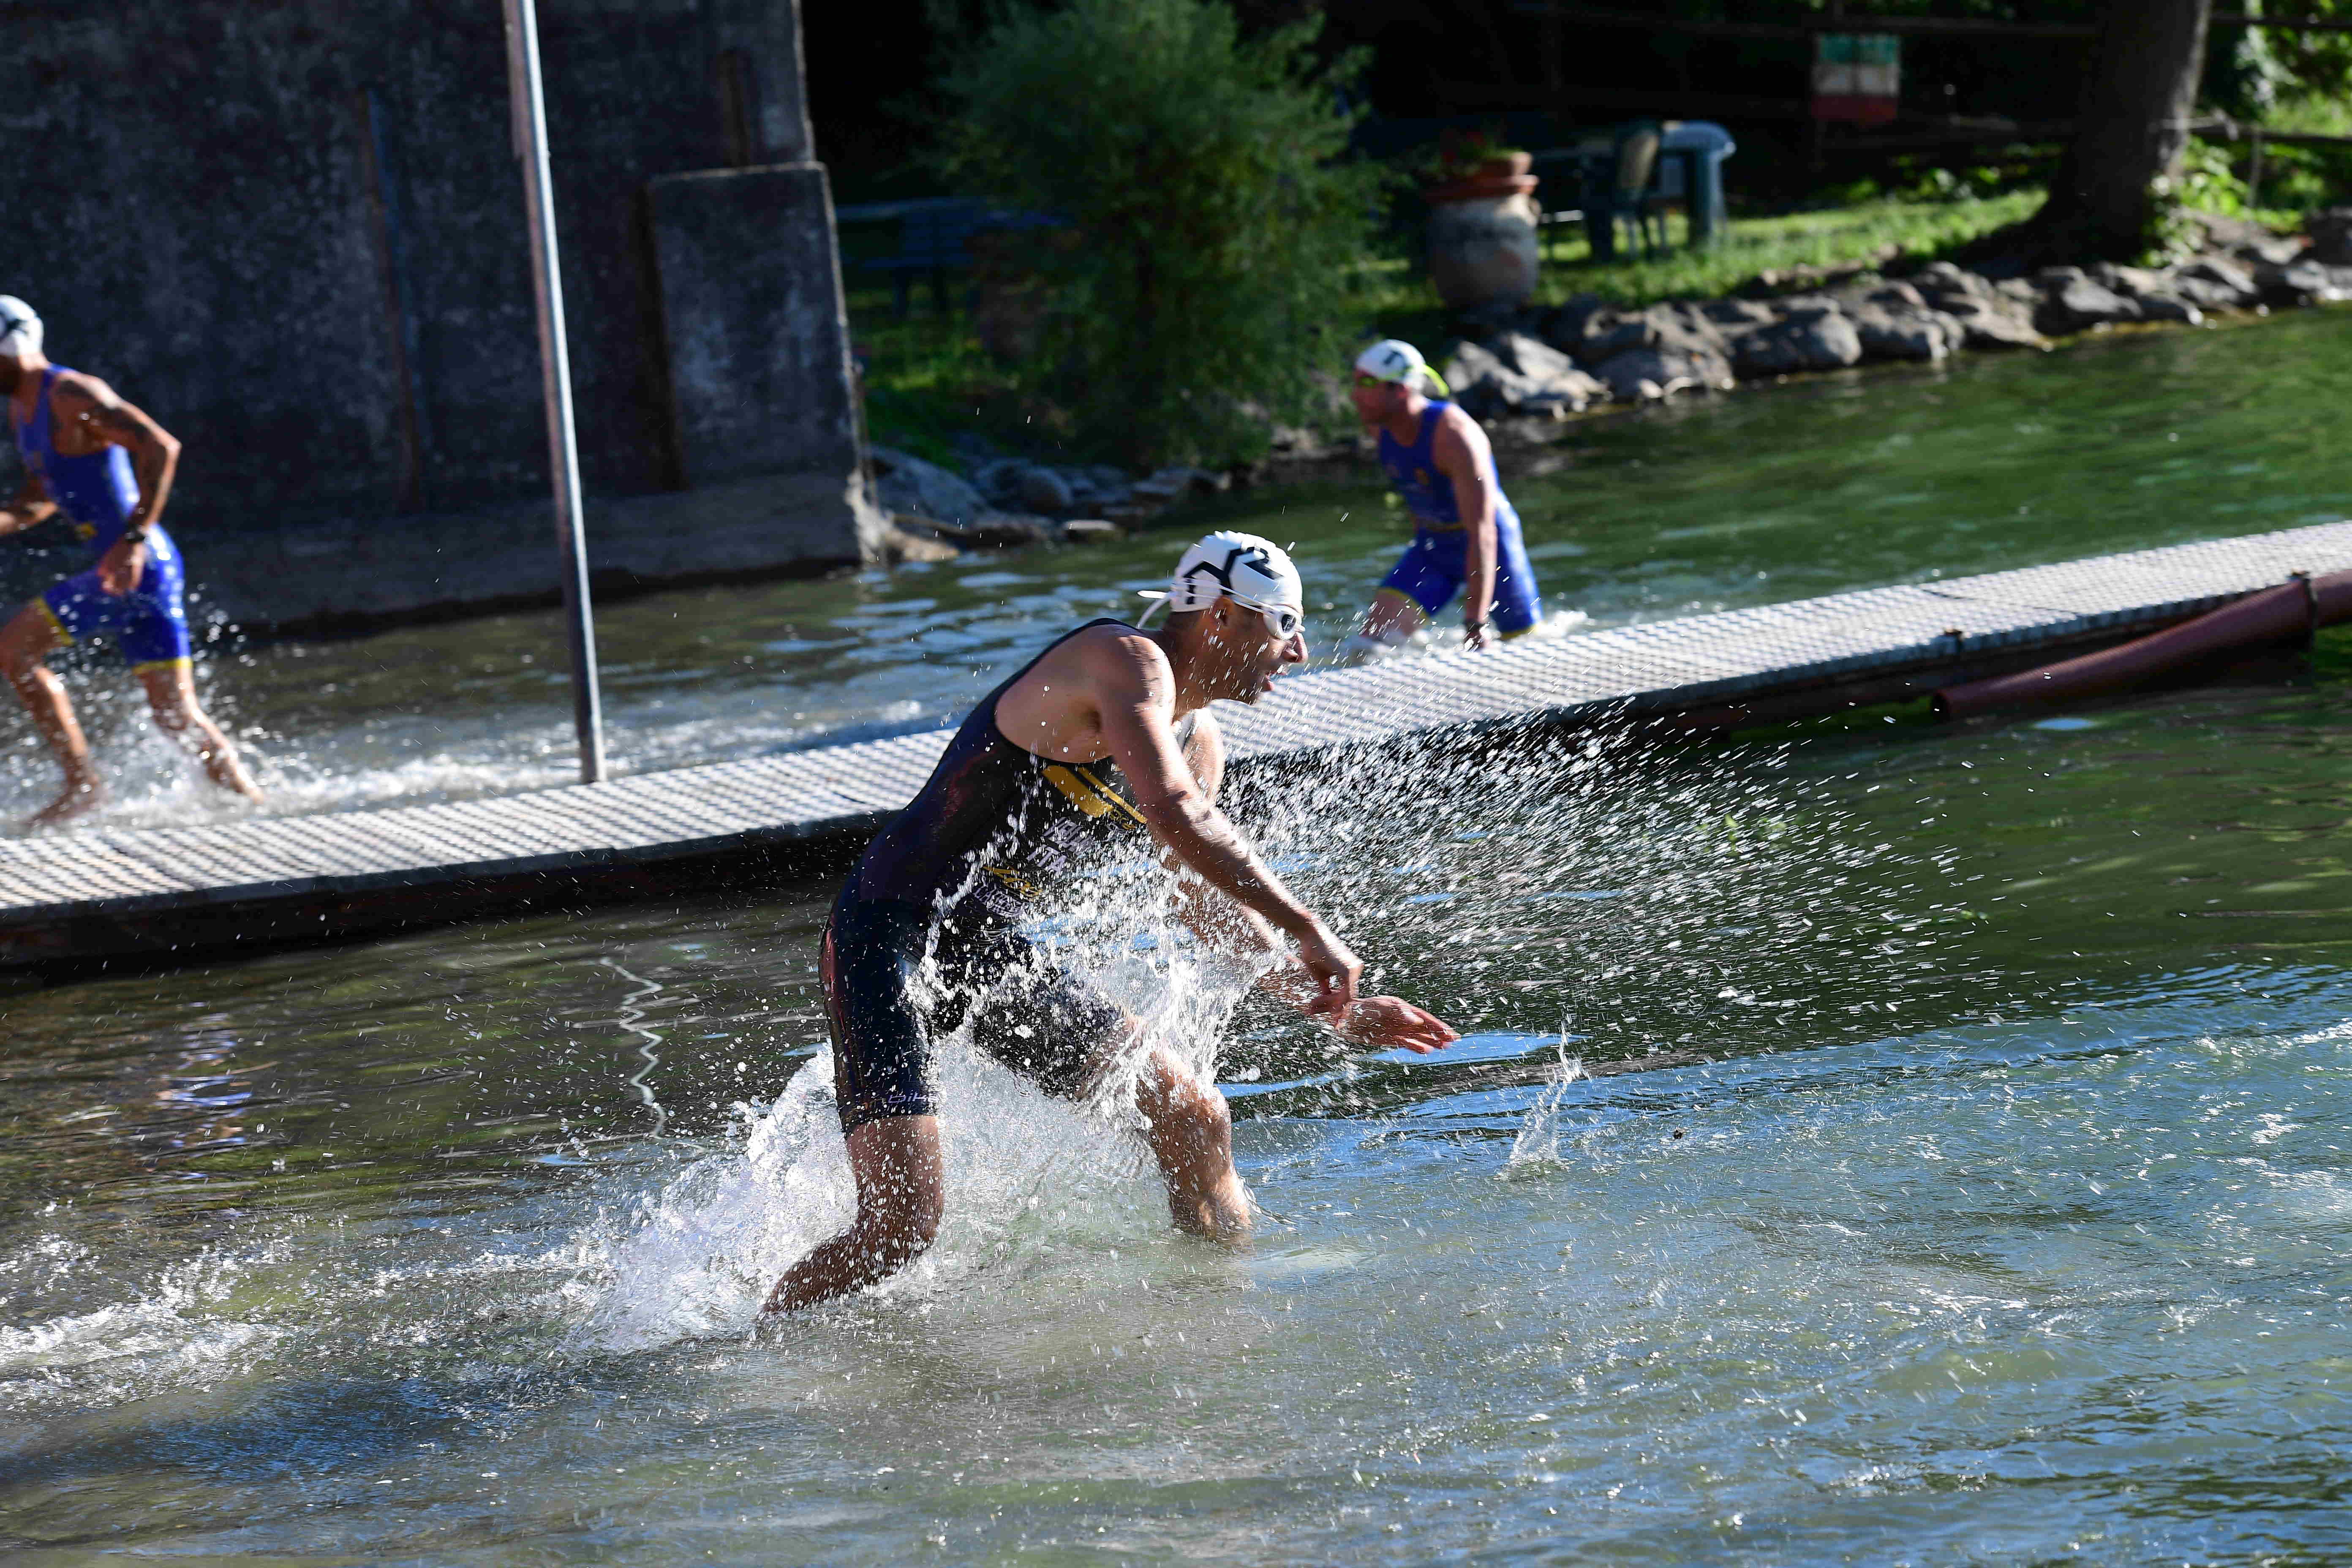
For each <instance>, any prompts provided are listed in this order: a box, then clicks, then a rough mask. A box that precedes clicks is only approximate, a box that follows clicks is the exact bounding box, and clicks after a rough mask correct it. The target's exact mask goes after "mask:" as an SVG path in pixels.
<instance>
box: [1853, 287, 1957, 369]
mask: <svg viewBox="0 0 2352 1568" xmlns="http://www.w3.org/2000/svg"><path fill="white" fill-rule="evenodd" d="M1902 292H1903V294H1908V295H1909V296H1910V299H1909V300H1907V301H1906V300H1904V299H1903V297H1902V295H1901V294H1897V293H1895V290H1893V289H1881V290H1879V291H1878V293H1877V294H1875V295H1874V296H1873V297H1872V298H1870V299H1868V300H1864V301H1863V302H1862V303H1861V304H1859V305H1857V306H1855V307H1854V309H1853V314H1852V318H1851V319H1852V320H1853V331H1854V335H1855V336H1856V337H1857V338H1859V339H1861V341H1862V352H1863V354H1864V357H1865V358H1868V359H1892V360H1916V361H1919V362H1921V363H1927V364H1933V363H1936V362H1937V360H1940V359H1942V358H1944V356H1946V355H1947V354H1949V353H1952V352H1953V351H1954V350H1955V349H1958V347H1959V346H1960V345H1961V343H1963V342H1966V341H1967V338H1968V332H1967V330H1966V329H1965V328H1963V327H1961V326H1960V325H1959V324H1958V322H1955V321H1950V320H1949V318H1948V317H1945V316H1943V315H1941V314H1939V313H1937V312H1936V311H1933V310H1928V309H1927V306H1926V305H1925V304H1924V303H1922V302H1920V300H1919V296H1918V295H1917V294H1916V292H1913V291H1912V290H1910V289H1904V290H1903V291H1902Z"/></svg>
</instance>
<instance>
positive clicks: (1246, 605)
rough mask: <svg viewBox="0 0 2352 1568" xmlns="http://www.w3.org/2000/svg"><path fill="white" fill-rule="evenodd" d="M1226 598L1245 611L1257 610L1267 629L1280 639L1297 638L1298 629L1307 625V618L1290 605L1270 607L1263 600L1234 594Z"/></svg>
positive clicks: (1229, 594)
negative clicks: (1263, 618) (1262, 617)
mask: <svg viewBox="0 0 2352 1568" xmlns="http://www.w3.org/2000/svg"><path fill="white" fill-rule="evenodd" d="M1225 597H1226V598H1228V599H1231V600H1232V601H1233V602H1234V604H1236V605H1240V606H1241V607H1242V608H1243V609H1244V610H1255V611H1256V612H1257V613H1258V614H1259V615H1261V616H1265V629H1266V630H1267V631H1270V632H1272V633H1273V634H1274V635H1275V636H1276V637H1284V638H1289V637H1297V635H1298V628H1299V627H1300V626H1304V625H1305V624H1306V617H1305V616H1302V615H1300V614H1299V613H1298V612H1297V610H1294V609H1292V608H1291V607H1290V606H1289V605H1269V604H1266V603H1265V602H1264V601H1262V600H1258V599H1251V598H1245V597H1244V596H1243V595H1239V594H1233V593H1228V594H1227V595H1225Z"/></svg>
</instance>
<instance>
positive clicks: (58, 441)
mask: <svg viewBox="0 0 2352 1568" xmlns="http://www.w3.org/2000/svg"><path fill="white" fill-rule="evenodd" d="M0 397H5V398H6V399H7V400H8V423H9V426H10V427H11V429H13V430H14V431H15V433H16V450H17V452H18V453H19V455H21V456H22V457H23V458H24V459H25V483H24V486H23V488H22V489H19V490H18V491H17V492H16V499H15V500H12V501H11V502H10V503H9V504H8V505H7V506H5V507H0V534H10V533H16V532H17V531H21V530H24V529H27V528H31V527H33V526H35V525H36V524H37V523H41V522H45V521H47V520H48V519H49V518H50V517H52V516H54V515H55V514H57V513H58V512H59V511H63V512H64V513H65V515H66V518H67V521H69V522H70V523H71V524H72V525H73V531H74V533H75V534H76V536H77V537H79V539H80V540H81V542H83V543H84V544H86V545H88V546H89V553H90V562H91V564H90V566H89V569H88V570H87V571H84V572H80V573H78V574H75V575H73V576H71V577H68V578H67V579H66V580H65V581H63V582H61V583H59V584H57V585H56V586H54V587H52V588H50V589H49V591H48V592H47V593H46V594H43V595H41V596H40V597H39V598H37V599H35V600H34V601H33V602H32V603H31V604H28V605H26V606H25V607H24V608H23V609H21V610H19V611H18V612H17V613H16V616H15V617H14V618H13V619H11V620H10V621H9V622H8V623H7V624H6V625H5V626H0V673H5V675H6V676H7V678H8V684H9V685H11V686H13V687H15V688H16V696H17V698H18V700H21V701H22V702H23V703H24V704H25V709H26V711H27V712H28V713H30V714H31V715H32V716H33V724H34V727H35V728H37V730H39V731H40V732H41V738H42V739H43V740H45V741H47V742H48V743H49V749H50V750H51V751H52V752H56V753H57V758H58V762H59V763H61V764H63V766H64V768H65V773H66V783H65V788H64V789H63V790H62V791H61V792H60V793H59V794H58V798H57V799H55V800H53V801H51V802H50V803H49V804H48V805H46V806H44V807H42V808H41V810H40V811H39V812H38V813H37V814H36V815H35V816H34V818H33V820H34V821H35V822H36V823H44V824H46V823H53V822H60V821H63V820H64V819H65V818H67V817H69V816H79V814H80V813H82V812H85V811H88V810H89V809H90V808H91V807H92V806H94V805H98V803H99V802H100V799H102V798H103V792H102V786H101V784H100V779H99V776H98V769H97V766H96V765H95V764H94V763H92V762H91V761H90V755H89V742H88V741H87V740H85V739H84V738H83V737H82V732H81V725H80V723H79V721H76V719H75V718H74V710H73V703H72V702H71V701H69V700H68V699H67V697H66V689H65V685H64V683H63V682H61V681H59V680H58V678H57V675H56V674H55V673H54V672H53V671H52V670H51V669H50V668H49V667H48V666H47V664H46V663H45V662H43V661H44V660H45V659H46V658H47V656H48V655H49V653H50V652H51V651H52V650H53V649H56V648H60V647H65V646H67V645H68V644H69V643H72V642H74V641H76V640H78V639H81V638H89V637H96V636H98V634H99V633H100V632H103V631H111V632H112V633H113V634H114V637H115V641H116V642H117V643H118V644H119V645H120V646H121V649H122V656H123V658H126V659H128V660H130V662H131V673H132V674H134V675H136V676H137V677H138V678H139V683H140V685H142V686H143V687H145V688H146V689H147V705H148V708H149V709H150V710H151V711H152V712H153V714H154V716H155V723H156V725H157V726H158V727H159V728H161V729H162V730H163V732H164V733H165V734H166V735H169V736H171V737H172V738H173V740H174V741H177V742H181V743H182V744H183V745H191V744H192V745H193V746H194V750H195V753H196V756H197V758H198V760H200V761H201V762H202V763H204V766H205V773H206V774H207V775H208V776H209V777H210V778H211V779H212V781H213V783H215V784H218V785H219V786H220V787H221V788H223V789H225V790H231V791H234V792H235V793H236V794H238V795H245V796H247V797H249V798H251V799H254V800H258V799H260V798H261V792H260V791H259V790H258V789H256V788H255V787H254V784H253V780H252V779H251V778H249V777H247V774H246V771H245V769H244V767H243V765H242V764H240V763H238V762H237V759H236V748H234V747H232V746H231V745H230V744H229V742H228V737H227V736H226V735H224V734H222V733H221V732H220V728H219V726H217V725H215V723H214V722H213V721H212V720H210V719H209V718H207V717H205V710H204V709H202V708H201V707H199V706H198V705H197V703H196V686H195V678H194V671H193V668H192V667H191V665H190V663H189V654H190V652H191V649H192V646H193V645H192V644H191V642H190V639H189V637H188V615H187V605H186V584H185V581H184V577H183V575H182V571H181V564H180V551H179V547H178V546H177V545H175V544H173V542H172V536H171V535H170V534H168V533H166V532H164V531H163V527H162V525H161V524H160V523H158V522H157V521H156V520H157V519H158V518H159V517H161V516H162V515H163V502H164V501H165V500H167V499H168V498H169V497H170V495H171V493H172V475H173V470H174V469H175V468H178V466H179V461H180V443H179V442H178V441H176V440H174V439H173V437H172V435H171V433H170V432H169V431H167V430H165V429H164V428H163V426H160V425H158V424H156V423H155V421H154V420H152V419H151V418H149V417H148V416H146V415H145V414H143V413H142V412H140V411H139V410H138V409H136V408H134V407H132V406H131V405H130V404H128V403H125V402H124V401H123V400H122V399H121V397H119V396H117V395H115V392H114V389H113V388H112V387H110V386H109V385H107V384H106V383H104V382H102V381H100V380H99V379H98V377H96V376H94V375H85V374H82V373H81V372H79V371H78V370H68V369H67V368H66V367H65V366H64V365H61V364H51V363H49V362H48V360H47V357H46V356H45V355H44V354H43V353H42V352H41V319H40V318H39V317H38V316H37V315H35V314H34V313H33V310H32V307H31V306H29V305H27V304H26V303H25V302H24V301H23V300H19V299H16V298H15V297H14V296H13V295H7V294H0Z"/></svg>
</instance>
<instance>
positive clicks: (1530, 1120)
mask: <svg viewBox="0 0 2352 1568" xmlns="http://www.w3.org/2000/svg"><path fill="white" fill-rule="evenodd" d="M1555 1048H1556V1049H1557V1050H1558V1051H1559V1061H1558V1063H1557V1064H1555V1065H1554V1067H1553V1068H1552V1070H1551V1074H1550V1076H1549V1078H1548V1079H1546V1080H1545V1082H1544V1086H1543V1091H1542V1092H1541V1093H1540V1094H1538V1095H1537V1096H1536V1102H1535V1104H1534V1105H1532V1106H1531V1107H1529V1108H1528V1117H1527V1120H1526V1121H1522V1122H1521V1123H1519V1131H1518V1136H1517V1137H1516V1138H1513V1139H1512V1140H1511V1152H1510V1156H1509V1158H1507V1159H1506V1160H1505V1161H1504V1162H1503V1167H1504V1169H1505V1170H1506V1171H1507V1172H1508V1171H1516V1170H1518V1169H1520V1168H1521V1167H1523V1166H1528V1165H1538V1164H1540V1165H1557V1164H1559V1163H1560V1157H1559V1110H1560V1103H1561V1101H1563V1100H1566V1099H1567V1098H1568V1086H1569V1085H1570V1084H1572V1083H1574V1082H1576V1081H1577V1079H1580V1078H1582V1077H1583V1076H1584V1058H1582V1057H1571V1056H1570V1055H1569V1054H1568V1036H1567V1034H1566V1033H1565V1032H1563V1033H1562V1034H1561V1036H1560V1037H1559V1045H1558V1046H1557V1047H1555Z"/></svg>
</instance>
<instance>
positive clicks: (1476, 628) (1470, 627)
mask: <svg viewBox="0 0 2352 1568" xmlns="http://www.w3.org/2000/svg"><path fill="white" fill-rule="evenodd" d="M1487 624H1488V623H1487V620H1486V616H1479V617H1478V618H1477V619H1476V620H1475V621H1474V620H1471V619H1470V618H1469V617H1468V616H1464V617H1463V621H1462V629H1463V630H1464V631H1465V632H1479V633H1484V632H1485V631H1486V626H1487Z"/></svg>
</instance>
